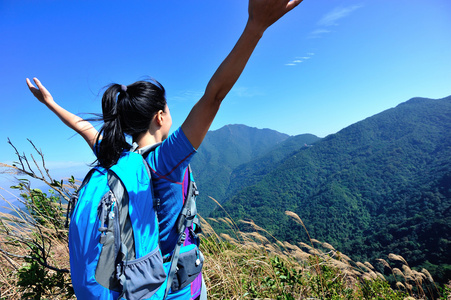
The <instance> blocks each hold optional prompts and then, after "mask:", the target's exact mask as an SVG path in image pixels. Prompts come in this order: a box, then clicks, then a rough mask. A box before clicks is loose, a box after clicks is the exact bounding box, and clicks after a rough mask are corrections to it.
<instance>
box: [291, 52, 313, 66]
mask: <svg viewBox="0 0 451 300" xmlns="http://www.w3.org/2000/svg"><path fill="white" fill-rule="evenodd" d="M313 55H315V53H313V52H309V53H307V54H306V55H305V56H297V57H295V59H294V60H292V61H290V62H288V63H286V64H285V66H297V65H299V64H301V63H303V62H305V61H306V60H308V59H310V58H312V56H313Z"/></svg>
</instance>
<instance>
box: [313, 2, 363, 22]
mask: <svg viewBox="0 0 451 300" xmlns="http://www.w3.org/2000/svg"><path fill="white" fill-rule="evenodd" d="M360 7H362V6H361V5H353V6H349V7H337V8H335V9H334V10H332V11H331V12H329V13H327V14H326V15H325V16H323V17H322V18H321V20H319V21H318V25H319V26H325V27H328V26H337V25H338V20H340V19H343V18H345V17H347V16H349V15H350V14H351V13H352V12H353V11H355V10H357V9H359V8H360Z"/></svg>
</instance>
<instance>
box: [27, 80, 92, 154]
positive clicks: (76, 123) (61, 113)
mask: <svg viewBox="0 0 451 300" xmlns="http://www.w3.org/2000/svg"><path fill="white" fill-rule="evenodd" d="M33 81H34V82H35V83H36V86H37V88H36V87H35V86H34V85H33V84H32V83H31V81H30V79H28V78H27V85H28V88H29V89H30V91H31V92H32V93H33V95H34V96H35V97H36V98H37V99H38V100H39V101H40V102H42V103H44V104H45V105H46V106H47V107H48V108H49V109H50V110H51V111H52V112H53V113H55V115H57V116H58V118H60V119H61V121H63V123H64V124H66V125H67V126H68V127H70V128H72V129H73V130H75V131H76V132H77V133H78V134H80V135H81V136H82V137H83V138H84V139H85V141H86V142H87V143H88V145H89V146H90V147H91V148H93V146H94V144H95V141H96V137H97V135H98V134H99V133H98V131H97V129H95V128H94V127H93V126H92V125H91V123H89V122H88V121H85V120H83V119H82V118H80V117H79V116H76V115H74V114H73V113H71V112H69V111H67V110H65V109H64V108H62V107H61V106H59V105H58V104H57V103H56V102H55V101H54V100H53V97H52V95H51V94H50V93H49V91H48V90H47V89H46V88H45V87H44V86H43V85H42V83H41V82H40V81H39V80H38V79H37V78H33Z"/></svg>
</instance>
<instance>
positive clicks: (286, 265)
mask: <svg viewBox="0 0 451 300" xmlns="http://www.w3.org/2000/svg"><path fill="white" fill-rule="evenodd" d="M21 159H26V158H25V157H24V156H22V157H21ZM27 165H28V164H27V163H22V161H21V162H20V163H19V166H17V165H15V166H9V165H5V164H2V165H1V167H3V168H6V169H8V170H9V171H11V170H12V171H13V172H14V173H16V174H21V175H28V176H31V177H33V178H35V179H38V180H41V181H44V182H45V183H46V184H47V185H48V186H49V188H51V189H50V190H49V193H48V194H46V193H44V192H42V191H41V190H38V189H33V188H31V185H30V184H29V182H28V181H27V180H25V179H22V180H20V182H19V184H18V185H17V186H15V188H17V189H19V190H20V191H21V196H20V198H19V200H21V201H23V204H24V205H25V207H26V208H27V211H24V210H21V209H19V208H18V207H14V206H12V205H11V208H12V212H11V213H10V214H2V215H1V216H0V252H1V253H2V255H1V256H0V283H1V284H0V292H1V294H0V299H19V298H27V299H72V298H74V295H73V290H72V287H71V282H70V274H69V271H68V268H69V253H68V247H67V231H66V229H65V228H64V226H63V224H64V219H65V216H64V212H65V209H66V207H65V205H64V204H63V203H64V199H66V200H67V197H69V196H70V195H71V192H72V191H73V190H74V188H75V187H76V181H75V180H74V178H69V179H68V180H67V181H55V180H53V179H51V177H49V178H46V177H45V176H44V175H43V173H40V174H41V175H42V176H40V175H37V174H36V173H35V172H34V171H32V170H31V169H26V166H27ZM43 169H44V170H45V166H44V167H43ZM45 172H46V173H47V171H45ZM47 175H48V173H47ZM4 200H5V199H4ZM285 215H286V216H287V217H288V218H290V219H291V221H292V223H295V222H297V223H298V224H299V225H300V226H301V227H302V228H303V229H304V230H305V227H304V224H303V222H302V221H301V219H300V218H299V216H297V215H296V214H295V213H293V212H289V211H287V212H285ZM201 221H202V223H203V229H204V233H203V235H202V242H201V249H202V251H203V253H204V255H205V266H204V276H205V280H206V283H207V289H208V293H209V298H210V299H257V298H259V299H261V298H269V299H304V298H313V299H406V297H407V296H410V297H411V298H409V299H424V297H430V298H433V297H434V296H433V295H441V297H442V299H446V298H445V297H448V295H450V287H449V286H443V287H442V288H441V291H439V289H438V288H437V287H435V285H434V283H433V280H432V278H431V279H430V280H426V279H427V278H428V276H429V277H430V274H429V273H428V272H427V271H426V270H422V272H416V271H414V270H411V269H410V268H408V265H407V263H406V262H405V264H404V265H403V267H402V271H401V270H400V269H395V268H392V267H391V266H390V265H388V263H387V262H386V261H385V260H381V261H383V262H384V265H388V268H390V269H391V270H392V275H390V276H391V278H392V279H391V280H394V281H395V286H397V287H396V288H395V289H393V288H391V287H390V284H389V281H387V279H386V278H385V277H384V276H383V275H382V274H381V273H380V272H378V271H377V270H376V269H375V268H374V267H373V266H371V265H370V264H369V263H367V262H365V263H360V262H354V261H352V260H351V259H350V258H349V257H348V256H346V255H344V254H343V253H341V252H338V251H337V250H335V249H334V248H333V247H332V246H331V245H330V244H328V243H323V242H320V241H318V240H315V239H311V238H310V237H309V238H308V244H307V243H303V242H301V243H299V244H298V245H295V244H290V243H288V242H282V241H279V240H277V239H275V238H274V237H273V236H272V235H271V234H270V233H269V232H268V231H266V230H264V229H263V228H261V227H259V226H258V225H256V224H255V223H254V222H252V221H242V222H241V223H242V224H244V225H246V226H248V227H250V228H252V230H251V231H249V232H243V231H239V230H237V228H238V226H237V225H236V224H235V223H234V222H233V221H232V220H231V219H228V218H223V219H209V222H206V221H205V220H204V219H202V220H201ZM211 223H223V224H226V226H227V227H228V228H229V229H231V232H232V233H233V237H232V236H229V235H226V234H221V235H218V234H217V233H216V232H215V231H214V230H213V228H212V227H211V225H210V224H211ZM306 234H307V236H309V235H308V232H306ZM389 259H392V260H401V259H402V258H400V257H398V256H395V255H393V256H392V257H389ZM402 260H403V259H402ZM397 276H398V277H397ZM389 280H390V277H389ZM439 293H441V294H439Z"/></svg>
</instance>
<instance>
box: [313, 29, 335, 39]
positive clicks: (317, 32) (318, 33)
mask: <svg viewBox="0 0 451 300" xmlns="http://www.w3.org/2000/svg"><path fill="white" fill-rule="evenodd" d="M329 32H331V31H330V30H327V29H322V28H319V29H316V30H313V31H312V32H310V36H309V37H310V38H318V37H320V36H321V35H322V34H326V33H329Z"/></svg>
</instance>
